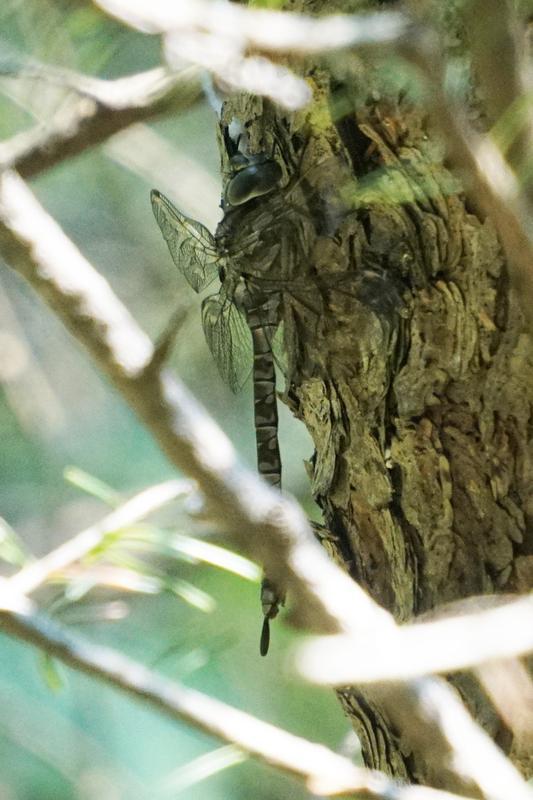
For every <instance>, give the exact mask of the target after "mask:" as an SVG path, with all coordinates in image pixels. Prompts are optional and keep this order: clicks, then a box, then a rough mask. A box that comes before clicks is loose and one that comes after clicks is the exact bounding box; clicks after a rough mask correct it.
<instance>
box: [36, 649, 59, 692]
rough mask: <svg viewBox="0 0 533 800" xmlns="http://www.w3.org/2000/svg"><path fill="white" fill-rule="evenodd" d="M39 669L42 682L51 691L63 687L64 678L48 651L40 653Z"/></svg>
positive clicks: (57, 690) (56, 690)
mask: <svg viewBox="0 0 533 800" xmlns="http://www.w3.org/2000/svg"><path fill="white" fill-rule="evenodd" d="M39 670H40V672H41V675H42V676H43V678H44V682H45V683H46V685H47V686H48V688H49V689H50V690H51V691H52V692H59V691H61V689H64V687H65V679H64V677H63V675H62V674H61V672H60V671H59V665H58V663H57V661H56V660H55V659H54V658H52V656H50V655H48V653H41V655H40V656H39Z"/></svg>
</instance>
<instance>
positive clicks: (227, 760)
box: [161, 744, 248, 795]
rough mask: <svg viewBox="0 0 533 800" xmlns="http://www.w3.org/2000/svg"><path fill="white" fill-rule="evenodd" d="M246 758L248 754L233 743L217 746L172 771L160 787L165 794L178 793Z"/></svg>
mask: <svg viewBox="0 0 533 800" xmlns="http://www.w3.org/2000/svg"><path fill="white" fill-rule="evenodd" d="M247 758H248V755H247V754H246V753H245V752H244V751H243V750H241V749H240V748H238V747H236V746H235V745H233V744H228V745H224V747H217V749H216V750H212V751H211V752H210V753H206V754H205V755H203V756H200V757H199V758H195V759H194V760H193V761H189V763H188V764H185V765H184V766H183V767H179V769H177V770H175V771H174V772H172V773H171V774H170V775H168V776H167V777H166V778H165V779H164V780H163V781H162V784H161V789H162V790H163V791H164V792H165V794H166V793H169V794H172V795H175V794H180V793H181V792H184V791H185V790H186V789H190V788H191V787H193V786H196V784H197V783H200V782H201V781H205V780H206V779H207V778H211V777H213V775H217V774H218V773H219V772H222V770H224V769H228V768H229V767H234V766H236V765H237V764H242V763H243V761H246V759H247Z"/></svg>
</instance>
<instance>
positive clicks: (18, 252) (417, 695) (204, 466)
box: [0, 173, 533, 800]
mask: <svg viewBox="0 0 533 800" xmlns="http://www.w3.org/2000/svg"><path fill="white" fill-rule="evenodd" d="M0 253H1V254H2V255H3V256H4V258H5V259H6V261H8V262H9V263H10V265H11V266H12V267H13V268H14V269H16V270H17V271H18V272H19V273H20V274H21V275H23V276H24V277H25V278H26V279H27V280H28V281H29V282H30V283H31V285H32V286H33V287H34V288H35V289H36V290H37V291H38V292H39V294H40V295H41V296H42V298H43V299H44V300H45V301H46V302H47V303H48V304H49V305H50V306H51V308H52V309H53V310H54V311H55V312H56V313H57V314H58V316H59V317H60V319H61V320H62V321H63V322H64V324H65V325H66V326H67V327H68V328H69V330H71V332H72V333H73V334H74V336H76V337H77V339H78V340H79V341H80V342H82V343H83V344H84V346H85V347H86V348H87V349H88V350H89V352H90V353H91V355H92V356H93V358H94V360H95V361H96V363H97V364H98V365H99V366H100V368H101V370H102V371H103V372H104V373H105V374H106V375H107V376H108V377H109V378H110V380H111V381H112V382H113V384H114V385H115V387H116V388H117V389H118V390H119V392H121V394H122V396H123V397H124V399H125V400H126V401H127V402H128V403H129V404H130V405H131V407H132V408H133V409H134V410H135V412H136V413H137V415H138V416H139V418H140V419H141V420H142V421H143V422H144V424H145V425H146V426H147V428H148V429H149V430H150V431H151V433H152V435H153V436H154V438H155V439H156V440H157V441H158V442H159V444H160V446H161V448H162V450H163V452H165V453H166V455H167V456H168V458H169V459H170V461H171V462H172V463H173V464H174V465H175V466H177V467H178V468H179V469H182V470H183V471H184V472H186V473H187V474H189V476H190V477H192V478H194V479H195V480H197V481H198V484H199V487H200V489H201V491H202V493H203V495H204V498H205V500H206V516H209V518H210V519H211V521H212V522H213V524H215V525H217V526H218V528H219V529H220V530H223V531H225V532H226V533H228V534H231V535H232V536H233V538H234V539H235V541H237V542H238V544H239V545H240V547H241V548H242V549H243V550H244V551H245V552H246V553H248V554H250V555H252V557H255V558H257V559H258V560H259V561H260V562H261V563H262V564H263V565H264V566H265V568H266V571H267V572H268V574H269V576H271V577H272V579H273V580H274V581H275V582H276V583H277V584H278V585H281V586H287V587H288V588H289V589H290V596H291V601H292V603H293V610H292V612H291V613H292V617H293V619H295V620H296V619H297V620H298V622H299V624H301V625H303V626H306V627H308V628H309V629H310V630H314V631H316V632H323V633H336V632H346V633H349V632H352V633H354V632H356V631H361V632H362V633H363V634H364V633H365V632H368V631H369V630H374V631H375V632H376V635H379V636H383V637H387V636H388V635H389V634H390V633H391V631H394V630H395V623H394V621H393V619H392V617H391V615H390V614H389V613H388V612H386V611H385V610H384V609H383V608H381V607H380V606H378V605H377V604H376V603H375V602H374V601H373V600H372V599H371V598H370V597H369V596H368V595H367V594H366V593H365V592H364V591H363V590H362V589H361V588H360V587H359V586H358V585H357V584H356V583H354V582H353V581H352V580H351V579H350V578H349V577H348V576H347V575H346V574H345V573H344V572H343V571H342V570H340V569H339V568H338V567H336V566H335V565H334V564H333V563H331V562H330V560H329V559H328V558H327V556H326V554H325V553H324V551H323V550H322V549H321V548H320V546H319V545H318V544H317V543H316V542H315V541H314V540H313V538H312V534H311V531H310V528H309V525H308V523H307V521H306V519H305V517H304V516H303V514H302V512H301V511H300V510H299V508H298V507H297V506H296V504H295V503H294V502H293V501H292V500H290V499H289V498H284V497H282V496H281V495H280V494H279V493H278V492H276V491H274V490H273V489H271V488H269V487H268V486H266V485H265V484H263V483H262V481H261V480H260V479H259V478H258V477H257V476H256V475H255V474H254V473H252V472H251V471H249V470H246V469H244V468H243V467H242V466H241V465H240V464H239V463H238V461H237V458H236V455H235V452H234V450H233V448H232V446H231V444H230V442H229V441H228V440H227V438H226V437H225V436H224V434H223V433H222V432H221V431H220V430H219V429H218V428H217V427H216V425H215V424H214V423H213V421H212V420H211V419H210V418H209V417H208V415H207V414H206V413H205V411H203V409H201V407H199V406H198V404H197V403H196V402H195V401H194V400H193V399H192V397H191V396H190V395H189V394H188V392H187V391H186V390H185V388H184V387H183V386H182V385H181V384H180V383H179V382H178V381H176V379H175V378H173V377H172V376H171V375H170V373H169V372H168V371H166V370H161V369H160V368H159V366H158V367H157V368H155V367H154V365H153V364H152V361H151V359H152V357H153V353H154V349H153V346H152V344H151V342H150V341H149V340H148V339H147V337H146V336H145V335H144V333H143V332H142V331H141V330H140V329H139V328H138V327H137V325H136V324H135V322H134V321H133V319H132V318H131V317H130V315H129V314H128V312H127V311H126V309H124V308H123V306H122V305H121V304H120V303H119V301H118V300H117V299H116V298H115V297H114V295H113V294H112V292H111V289H110V288H109V286H108V284H107V283H106V282H105V281H104V280H103V279H102V278H101V277H100V276H99V275H97V273H95V271H94V270H93V268H92V267H91V265H90V264H89V263H88V262H87V261H86V260H85V259H84V257H83V256H82V255H81V253H80V252H79V251H78V250H77V248H75V247H74V245H73V244H72V243H71V242H70V241H69V240H68V238H67V237H66V236H65V234H64V233H63V231H62V230H61V229H60V227H59V226H58V225H57V223H55V222H54V221H53V220H52V219H51V218H50V217H49V216H48V215H47V214H46V212H45V211H44V210H43V208H42V207H41V206H40V205H39V203H38V202H37V200H36V198H35V197H34V196H33V195H32V193H31V192H30V190H29V189H28V187H27V186H25V184H24V182H23V181H22V180H21V179H20V178H19V176H17V175H16V174H15V173H6V174H4V175H3V176H2V178H1V180H0ZM17 619H19V618H17ZM19 623H20V624H22V621H21V620H20V619H19V621H18V623H17V624H19ZM61 652H62V650H61V647H59V652H58V655H59V654H60V653H61ZM434 686H436V687H437V689H435V691H433V688H432V687H434ZM428 697H430V698H431V699H432V703H431V704H429V705H428ZM380 699H381V702H382V703H383V704H384V706H385V708H386V710H387V712H388V713H389V714H390V716H391V718H392V719H395V720H398V722H399V723H401V726H402V727H405V729H406V730H408V731H410V732H414V733H415V736H414V738H415V740H416V745H417V747H418V748H419V749H420V750H421V752H422V753H423V754H424V756H425V757H427V758H428V759H429V760H430V761H434V762H435V763H436V764H437V767H436V773H435V774H436V775H437V776H438V777H439V779H440V780H442V781H445V780H446V779H447V778H448V777H449V776H450V774H452V773H453V771H454V769H455V765H456V764H459V763H460V764H461V776H462V783H461V782H459V785H460V786H462V787H463V788H464V787H465V786H466V787H471V786H472V783H475V784H477V785H478V786H479V787H480V788H481V789H482V792H483V795H484V796H485V797H486V798H491V800H508V797H509V796H512V797H513V800H526V798H527V800H531V798H532V797H533V793H532V792H531V791H530V790H529V789H528V787H527V786H526V784H525V783H524V781H523V780H522V778H521V777H520V775H519V774H518V772H517V771H516V770H515V769H514V767H513V766H512V765H511V763H510V762H509V761H507V760H506V759H505V758H504V756H503V755H502V754H501V753H500V751H499V750H498V748H497V747H496V746H495V745H494V743H493V742H492V741H491V740H490V739H489V738H488V737H487V736H486V735H485V734H484V733H483V732H482V731H481V729H480V728H479V727H478V726H476V725H475V723H474V722H473V720H472V719H471V717H470V716H469V714H468V713H467V712H466V710H465V709H464V707H462V706H461V704H460V703H459V702H458V701H457V699H456V698H455V696H454V693H453V691H452V690H451V689H449V688H448V687H446V686H440V684H438V683H436V682H435V680H434V679H430V678H424V679H421V680H418V681H411V682H409V683H407V684H406V685H404V686H398V687H395V688H394V690H392V689H382V690H380ZM158 702H160V701H158ZM448 705H449V706H450V708H453V709H454V713H455V715H456V716H457V718H458V720H459V722H460V723H461V724H458V726H457V728H456V729H455V728H454V727H453V726H451V725H447V726H444V721H446V720H447V719H448V718H447V717H446V714H447V707H448ZM441 720H442V725H441ZM460 756H461V758H459V757H460ZM479 758H481V763H482V764H483V770H482V771H480V767H479V763H478V759H479ZM439 770H440V771H439ZM503 785H505V786H506V791H505V793H502V792H500V790H499V787H502V786H503ZM493 787H496V790H494V788H493ZM463 788H461V791H463ZM469 790H470V789H467V790H466V791H467V792H468V791H469ZM322 791H323V790H322ZM412 791H415V789H414V788H413V789H412ZM390 796H391V795H390V794H389V797H390ZM393 796H394V795H393ZM397 796H400V795H397Z"/></svg>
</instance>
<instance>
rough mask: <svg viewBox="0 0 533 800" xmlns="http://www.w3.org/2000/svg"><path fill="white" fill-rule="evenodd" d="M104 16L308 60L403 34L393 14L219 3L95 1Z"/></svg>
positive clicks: (405, 24)
mask: <svg viewBox="0 0 533 800" xmlns="http://www.w3.org/2000/svg"><path fill="white" fill-rule="evenodd" d="M96 4H97V5H99V6H100V7H101V8H103V9H104V11H107V12H108V13H109V14H111V15H112V16H114V17H117V18H118V19H120V20H121V21H122V22H125V23H126V24H127V25H131V26H132V27H134V28H137V29H138V30H141V31H144V32H145V33H163V34H165V33H173V32H176V31H184V32H193V31H203V32H207V33H209V34H211V35H213V36H216V37H220V38H221V39H228V40H230V41H233V42H236V43H238V45H239V46H240V47H241V48H242V49H244V48H247V47H248V48H256V49H258V50H262V51H265V52H272V53H288V52H291V53H292V54H297V55H298V54H300V55H308V54H312V53H323V52H328V51H330V50H340V49H342V48H347V47H361V46H364V45H378V44H390V43H391V42H396V41H397V40H398V38H400V37H402V36H403V35H404V34H405V33H406V32H407V31H408V29H409V21H408V20H407V19H406V18H405V16H404V15H403V14H400V13H398V12H382V13H375V14H353V15H349V14H336V15H333V14H332V15H329V16H326V17H322V18H317V17H312V16H310V15H306V14H296V13H290V14H288V13H286V12H283V11H270V10H265V9H258V8H246V7H244V6H239V5H237V4H235V3H228V2H224V1H223V0H222V1H221V0H181V2H180V3H179V4H178V3H174V2H172V0H153V1H152V0H150V2H146V0H96Z"/></svg>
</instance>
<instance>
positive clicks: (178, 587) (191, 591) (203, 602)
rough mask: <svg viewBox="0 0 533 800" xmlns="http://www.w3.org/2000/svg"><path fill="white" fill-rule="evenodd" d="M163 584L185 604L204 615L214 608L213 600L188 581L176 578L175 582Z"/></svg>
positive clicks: (165, 581)
mask: <svg viewBox="0 0 533 800" xmlns="http://www.w3.org/2000/svg"><path fill="white" fill-rule="evenodd" d="M163 583H164V586H165V588H167V589H168V590H169V591H171V592H173V593H174V594H177V595H178V597H181V599H182V600H185V602H186V603H189V605H191V606H194V607H195V608H197V609H198V610H199V611H203V612H204V613H205V614H210V613H211V612H212V611H214V610H215V608H216V602H215V599H214V598H213V597H211V595H209V594H207V593H206V592H204V591H202V589H198V588H197V587H196V586H193V584H192V583H189V582H188V581H183V580H181V579H179V578H176V579H175V580H172V579H171V580H163Z"/></svg>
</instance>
